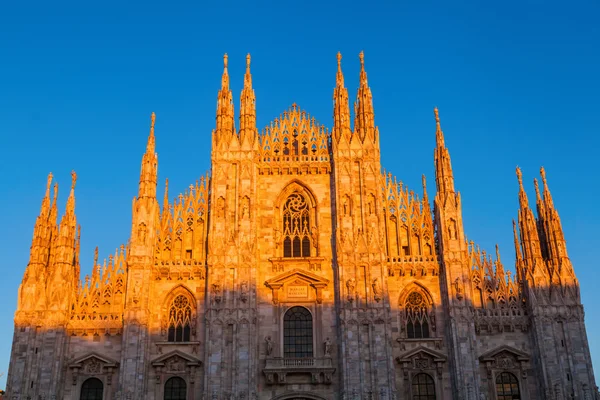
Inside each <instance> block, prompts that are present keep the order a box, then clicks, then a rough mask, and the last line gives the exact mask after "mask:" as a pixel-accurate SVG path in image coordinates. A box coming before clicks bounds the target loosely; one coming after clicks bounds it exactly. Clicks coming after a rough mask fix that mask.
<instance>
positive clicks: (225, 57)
mask: <svg viewBox="0 0 600 400" xmlns="http://www.w3.org/2000/svg"><path fill="white" fill-rule="evenodd" d="M227 58H228V56H227V53H225V54H223V68H225V69H227Z"/></svg>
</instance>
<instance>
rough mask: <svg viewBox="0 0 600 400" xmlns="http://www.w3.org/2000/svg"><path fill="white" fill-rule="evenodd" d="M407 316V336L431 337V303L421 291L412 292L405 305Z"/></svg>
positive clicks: (414, 337)
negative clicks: (428, 302)
mask: <svg viewBox="0 0 600 400" xmlns="http://www.w3.org/2000/svg"><path fill="white" fill-rule="evenodd" d="M404 310H405V317H406V336H407V337H408V338H409V339H426V338H429V337H430V335H429V329H430V322H431V321H430V319H429V304H427V302H426V300H425V298H424V297H423V295H422V294H421V293H419V292H412V293H410V294H409V295H408V297H407V298H406V303H405V305H404Z"/></svg>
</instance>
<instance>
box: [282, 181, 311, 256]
mask: <svg viewBox="0 0 600 400" xmlns="http://www.w3.org/2000/svg"><path fill="white" fill-rule="evenodd" d="M310 227H311V225H310V207H309V205H308V202H307V201H306V199H305V198H304V196H302V195H301V194H300V193H292V194H291V195H290V196H289V197H288V198H287V200H286V202H285V205H284V208H283V256H284V257H310V248H311V228H310Z"/></svg>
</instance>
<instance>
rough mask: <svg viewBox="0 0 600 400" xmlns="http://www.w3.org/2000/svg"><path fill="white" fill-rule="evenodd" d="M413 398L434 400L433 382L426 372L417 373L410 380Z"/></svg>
mask: <svg viewBox="0 0 600 400" xmlns="http://www.w3.org/2000/svg"><path fill="white" fill-rule="evenodd" d="M412 399H413V400H435V382H434V381H433V378H432V377H431V376H430V375H428V374H417V375H415V376H414V377H413V381H412Z"/></svg>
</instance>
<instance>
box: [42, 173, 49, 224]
mask: <svg viewBox="0 0 600 400" xmlns="http://www.w3.org/2000/svg"><path fill="white" fill-rule="evenodd" d="M50 186H52V172H50V173H49V174H48V181H47V183H46V195H45V196H44V199H43V200H42V209H41V210H40V216H42V215H43V216H44V217H45V218H48V214H49V212H50Z"/></svg>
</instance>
